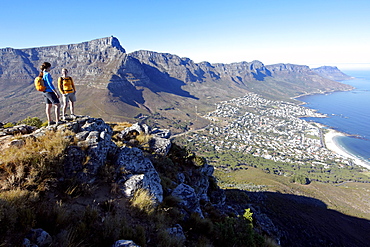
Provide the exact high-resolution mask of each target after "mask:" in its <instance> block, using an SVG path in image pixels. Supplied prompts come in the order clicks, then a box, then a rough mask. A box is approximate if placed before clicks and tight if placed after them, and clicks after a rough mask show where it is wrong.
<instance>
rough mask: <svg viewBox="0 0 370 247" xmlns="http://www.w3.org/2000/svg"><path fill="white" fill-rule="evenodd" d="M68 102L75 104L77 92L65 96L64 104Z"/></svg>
mask: <svg viewBox="0 0 370 247" xmlns="http://www.w3.org/2000/svg"><path fill="white" fill-rule="evenodd" d="M68 100H69V101H71V102H75V101H76V92H73V93H66V94H63V102H68Z"/></svg>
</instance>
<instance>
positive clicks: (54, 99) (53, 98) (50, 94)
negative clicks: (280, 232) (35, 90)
mask: <svg viewBox="0 0 370 247" xmlns="http://www.w3.org/2000/svg"><path fill="white" fill-rule="evenodd" d="M40 69H41V72H40V75H39V76H40V77H42V79H43V80H44V85H45V87H46V89H45V91H44V92H43V95H44V99H45V103H46V117H47V118H48V123H49V125H52V124H55V122H54V121H53V119H52V117H51V108H52V106H53V105H54V107H55V120H56V121H57V123H58V124H60V123H62V122H61V121H59V116H60V101H59V97H60V96H59V94H58V93H57V91H56V90H55V87H54V85H53V79H52V78H51V75H50V73H49V72H50V70H51V64H50V63H48V62H44V63H43V64H42V65H41V66H40Z"/></svg>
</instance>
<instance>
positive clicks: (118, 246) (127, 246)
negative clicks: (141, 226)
mask: <svg viewBox="0 0 370 247" xmlns="http://www.w3.org/2000/svg"><path fill="white" fill-rule="evenodd" d="M112 247H140V246H139V245H137V244H135V243H134V241H132V240H118V241H116V242H115V243H114V245H112Z"/></svg>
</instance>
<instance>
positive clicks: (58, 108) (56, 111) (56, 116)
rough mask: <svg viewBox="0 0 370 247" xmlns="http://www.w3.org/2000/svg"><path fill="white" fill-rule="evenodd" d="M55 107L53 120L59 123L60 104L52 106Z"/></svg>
mask: <svg viewBox="0 0 370 247" xmlns="http://www.w3.org/2000/svg"><path fill="white" fill-rule="evenodd" d="M54 106H55V118H56V121H57V122H59V117H60V104H59V103H58V104H54Z"/></svg>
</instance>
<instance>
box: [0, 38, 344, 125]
mask: <svg viewBox="0 0 370 247" xmlns="http://www.w3.org/2000/svg"><path fill="white" fill-rule="evenodd" d="M44 61H48V62H50V63H51V64H52V70H51V75H52V77H53V78H54V84H56V80H57V78H58V77H59V76H60V71H61V69H62V68H64V67H65V68H68V69H69V71H70V75H71V76H72V77H73V79H74V81H75V84H76V85H77V98H78V104H77V108H79V109H77V110H78V111H79V112H80V113H81V114H86V115H92V116H96V117H104V118H105V119H107V120H110V121H122V120H129V119H132V118H133V117H135V116H137V115H138V114H144V115H146V114H149V115H150V114H154V113H159V114H160V118H161V119H167V120H166V121H167V123H166V124H165V125H172V124H173V123H172V122H171V121H173V122H178V121H184V120H185V121H188V122H189V123H190V121H192V119H194V118H196V119H200V118H197V117H196V111H197V109H198V110H200V111H202V112H205V111H208V110H211V109H212V107H214V103H216V102H219V101H222V100H228V99H230V98H233V97H239V96H242V95H244V94H245V93H247V92H251V91H252V92H255V93H258V94H262V95H264V96H266V97H270V98H275V99H276V98H280V99H282V98H289V97H292V96H297V95H300V94H303V93H315V92H323V91H334V90H348V89H350V88H351V87H350V86H348V85H344V84H341V83H338V82H335V81H331V80H329V79H327V78H323V77H321V76H320V75H318V74H317V73H315V72H313V71H312V70H311V69H310V68H309V67H307V66H302V65H292V64H276V65H267V66H265V65H264V64H263V63H262V62H260V61H252V62H240V63H232V64H210V63H208V62H202V63H195V62H194V61H192V60H191V59H189V58H181V57H178V56H176V55H172V54H168V53H157V52H152V51H136V52H133V53H130V54H126V52H125V50H124V48H122V46H121V45H120V43H119V41H118V39H116V38H114V37H108V38H102V39H96V40H92V41H89V42H83V43H80V44H71V45H60V46H50V47H39V48H30V49H12V48H5V49H0V90H1V91H2V94H1V95H0V119H1V120H2V121H3V122H5V121H18V120H21V119H24V118H26V117H27V116H34V115H36V116H40V117H41V118H43V117H44V115H43V114H44V113H43V112H44V111H43V109H42V108H43V107H44V104H43V100H42V96H41V94H40V93H38V92H37V91H36V90H35V89H34V87H33V79H34V77H35V76H36V75H37V74H38V73H39V70H38V68H39V66H40V65H41V64H42V63H43V62H44ZM163 109H172V110H163ZM171 119H172V120H171ZM198 121H199V120H198ZM202 124H204V123H200V124H199V125H202Z"/></svg>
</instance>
